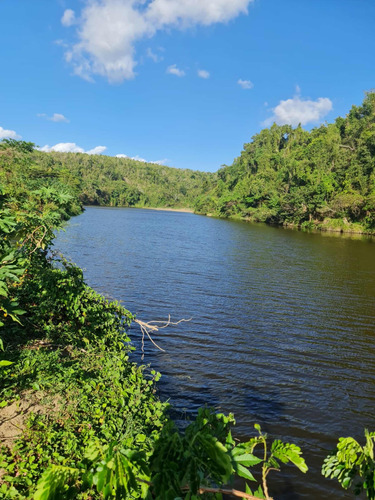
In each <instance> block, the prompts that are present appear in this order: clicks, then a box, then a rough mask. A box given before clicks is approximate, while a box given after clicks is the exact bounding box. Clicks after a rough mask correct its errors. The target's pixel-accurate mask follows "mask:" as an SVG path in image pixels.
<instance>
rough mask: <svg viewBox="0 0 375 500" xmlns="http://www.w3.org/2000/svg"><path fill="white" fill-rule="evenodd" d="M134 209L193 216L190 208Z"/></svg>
mask: <svg viewBox="0 0 375 500" xmlns="http://www.w3.org/2000/svg"><path fill="white" fill-rule="evenodd" d="M134 208H144V209H145V210H158V211H162V212H183V213H189V214H193V213H194V210H193V209H192V208H169V207H134Z"/></svg>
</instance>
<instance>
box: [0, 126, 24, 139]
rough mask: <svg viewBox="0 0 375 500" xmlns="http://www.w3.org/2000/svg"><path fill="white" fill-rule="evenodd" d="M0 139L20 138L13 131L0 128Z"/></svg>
mask: <svg viewBox="0 0 375 500" xmlns="http://www.w3.org/2000/svg"><path fill="white" fill-rule="evenodd" d="M0 139H21V136H20V135H18V134H17V133H16V132H15V131H14V130H6V129H5V128H3V127H0Z"/></svg>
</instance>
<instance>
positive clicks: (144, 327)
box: [134, 314, 193, 360]
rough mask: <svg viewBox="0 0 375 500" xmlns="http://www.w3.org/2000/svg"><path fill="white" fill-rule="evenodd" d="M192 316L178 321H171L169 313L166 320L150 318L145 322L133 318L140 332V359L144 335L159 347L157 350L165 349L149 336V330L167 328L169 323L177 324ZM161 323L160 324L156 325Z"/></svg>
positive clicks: (143, 345)
mask: <svg viewBox="0 0 375 500" xmlns="http://www.w3.org/2000/svg"><path fill="white" fill-rule="evenodd" d="M192 319H193V318H189V319H184V318H183V319H180V320H179V321H176V322H173V321H171V315H170V314H169V315H168V320H167V321H156V320H152V321H149V322H148V323H146V322H145V321H142V320H140V319H135V320H134V323H137V324H138V325H139V326H140V328H141V332H142V360H143V358H144V347H145V335H147V337H148V338H149V339H150V340H151V342H152V343H153V344H154V346H155V347H156V348H157V349H159V351H162V352H165V349H162V348H161V347H160V346H159V345H158V344H157V343H156V342H155V341H154V340H153V338H152V337H151V332H158V331H159V330H162V329H163V328H167V327H168V326H171V325H178V324H180V323H182V322H183V321H191V320H192ZM158 325H161V326H158Z"/></svg>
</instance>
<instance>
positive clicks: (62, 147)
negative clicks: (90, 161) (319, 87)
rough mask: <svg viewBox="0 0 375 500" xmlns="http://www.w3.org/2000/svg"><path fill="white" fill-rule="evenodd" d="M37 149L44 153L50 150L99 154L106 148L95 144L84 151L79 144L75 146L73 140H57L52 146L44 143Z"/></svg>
mask: <svg viewBox="0 0 375 500" xmlns="http://www.w3.org/2000/svg"><path fill="white" fill-rule="evenodd" d="M38 149H39V151H43V152H44V153H50V152H51V151H56V152H58V153H86V154H88V155H99V154H101V153H103V152H104V151H105V150H106V149H107V148H106V147H105V146H96V147H95V148H93V149H90V150H88V151H85V150H84V149H83V148H81V147H80V146H77V144H76V143H75V142H59V143H58V144H55V145H54V146H48V144H47V145H45V146H43V147H42V148H38Z"/></svg>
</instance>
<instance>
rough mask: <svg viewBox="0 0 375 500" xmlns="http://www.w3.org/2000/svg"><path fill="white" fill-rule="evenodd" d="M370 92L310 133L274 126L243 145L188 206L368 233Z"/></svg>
mask: <svg viewBox="0 0 375 500" xmlns="http://www.w3.org/2000/svg"><path fill="white" fill-rule="evenodd" d="M374 167H375V93H374V92H370V93H368V94H367V95H366V97H365V99H364V102H363V104H362V106H353V107H352V109H351V110H350V112H349V114H348V115H347V116H346V117H345V118H337V119H336V121H335V123H333V124H327V125H321V126H320V127H318V128H314V129H313V130H311V131H310V132H307V131H306V130H303V128H302V127H301V126H298V127H297V128H293V127H291V126H289V125H283V126H278V125H276V124H274V125H272V127H270V128H268V129H264V130H262V131H261V132H260V133H259V134H257V135H255V136H254V137H253V138H252V141H251V142H249V143H248V144H245V146H244V150H243V151H242V153H241V155H240V156H239V157H238V158H236V159H235V161H234V162H233V164H232V165H231V166H225V167H223V168H222V169H221V170H219V171H218V173H217V176H218V179H217V182H216V183H215V186H214V188H213V189H211V190H210V192H209V193H207V194H206V195H204V196H202V197H201V198H200V199H199V200H197V203H196V205H195V209H196V211H197V212H198V213H202V214H207V213H209V214H212V215H216V216H220V217H238V218H245V219H248V220H254V221H261V222H267V223H273V224H284V225H291V226H302V227H305V228H320V229H323V230H324V229H331V230H332V229H333V230H343V231H358V232H368V233H374V232H375V168H374Z"/></svg>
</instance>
